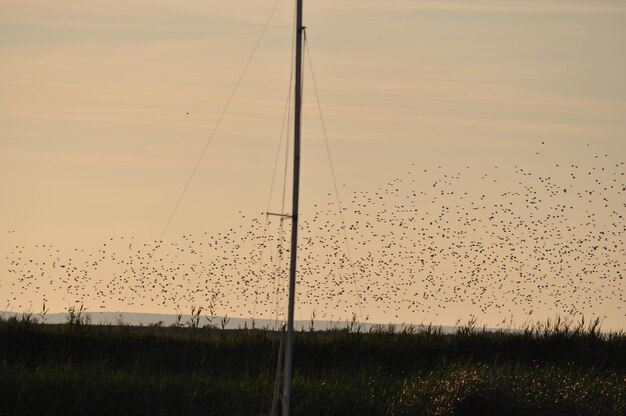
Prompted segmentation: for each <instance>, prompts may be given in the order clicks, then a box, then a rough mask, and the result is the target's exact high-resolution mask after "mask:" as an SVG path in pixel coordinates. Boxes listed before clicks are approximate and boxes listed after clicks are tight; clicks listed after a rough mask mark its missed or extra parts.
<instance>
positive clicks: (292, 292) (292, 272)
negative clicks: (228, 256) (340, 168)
mask: <svg viewBox="0 0 626 416" xmlns="http://www.w3.org/2000/svg"><path fill="white" fill-rule="evenodd" d="M296 4H297V6H296V7H297V10H296V74H295V75H296V91H295V105H294V108H295V114H294V147H293V205H292V209H291V263H290V266H289V311H288V315H287V343H286V348H285V380H284V384H283V402H282V413H283V416H289V406H290V398H291V367H292V362H293V315H294V305H295V300H296V260H297V248H298V203H299V194H300V122H301V114H302V33H303V31H304V27H303V26H302V0H296Z"/></svg>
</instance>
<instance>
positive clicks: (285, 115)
mask: <svg viewBox="0 0 626 416" xmlns="http://www.w3.org/2000/svg"><path fill="white" fill-rule="evenodd" d="M295 27H296V26H295V23H294V24H293V28H292V32H293V35H292V41H291V53H290V57H289V62H292V61H293V55H294V43H295V39H294V37H295ZM289 67H290V68H291V71H290V74H289V88H288V89H287V99H286V103H285V110H284V112H283V119H282V123H281V127H280V134H279V139H278V146H277V147H276V156H275V158H274V168H273V170H272V180H271V181H270V182H271V183H270V187H269V196H268V198H267V204H266V207H265V214H266V215H265V224H264V226H263V237H262V238H261V253H260V260H259V268H258V269H259V273H258V276H260V275H261V268H262V267H263V252H264V248H265V247H266V246H267V247H269V250H270V262H271V259H272V257H273V253H272V245H271V244H268V234H267V233H268V228H269V215H268V214H267V213H268V212H269V211H270V205H271V202H272V196H273V193H274V184H275V183H276V172H277V170H278V169H277V168H278V160H279V158H280V150H281V146H282V143H283V137H284V138H285V139H286V138H287V137H286V136H288V132H289V126H290V124H289V123H290V120H291V119H290V118H289V115H290V113H291V95H292V89H293V66H292V65H289ZM285 124H286V125H287V128H286V129H285ZM285 132H287V134H286V135H285ZM288 146H289V141H288V140H287V150H286V151H285V153H289V151H288V149H289V147H288ZM285 163H287V162H286V161H285ZM286 175H287V172H286V171H285V174H284V178H283V181H284V182H285V181H286ZM284 193H285V187H284V186H283V198H282V199H283V205H282V208H281V211H280V212H281V213H283V212H284V199H285V196H284ZM281 224H282V219H281ZM258 280H259V277H257V284H258ZM275 281H276V284H275V291H276V290H277V289H276V287H277V285H278V277H277V276H276V277H275ZM257 306H258V293H257V291H255V297H254V307H253V313H252V319H253V320H254V319H255V317H256V308H257ZM276 309H278V306H277V307H276ZM277 313H278V312H277ZM276 321H278V318H276ZM276 325H277V322H276Z"/></svg>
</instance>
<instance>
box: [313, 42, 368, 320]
mask: <svg viewBox="0 0 626 416" xmlns="http://www.w3.org/2000/svg"><path fill="white" fill-rule="evenodd" d="M304 50H305V52H306V56H307V57H308V59H309V68H310V70H311V79H312V80H313V90H314V91H315V98H316V101H317V109H318V112H319V115H320V121H321V125H322V132H323V134H324V143H325V144H326V154H327V156H328V163H329V164H330V173H331V176H332V179H333V186H334V189H335V199H336V202H337V209H338V211H339V219H340V221H341V230H342V232H343V239H344V241H345V244H346V256H347V258H348V265H349V266H350V272H351V274H352V282H353V284H354V291H355V294H356V296H357V304H358V306H359V314H360V319H361V322H364V320H363V318H364V317H363V299H362V297H361V292H360V290H359V285H358V282H357V278H356V273H355V272H354V265H353V264H352V253H351V250H350V239H349V238H348V231H347V229H346V221H345V219H344V216H343V204H342V203H341V198H340V196H339V187H338V186H337V175H336V174H335V167H334V164H333V158H332V154H331V151H330V144H329V141H328V133H327V130H326V123H325V121H324V113H323V112H322V104H321V101H320V96H319V92H318V90H317V80H316V77H315V70H314V69H313V60H312V59H311V52H310V46H309V42H308V39H307V36H306V31H305V32H304Z"/></svg>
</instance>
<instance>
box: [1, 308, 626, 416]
mask: <svg viewBox="0 0 626 416" xmlns="http://www.w3.org/2000/svg"><path fill="white" fill-rule="evenodd" d="M356 328H357V327H356V326H355V327H354V328H353V329H349V328H348V329H341V330H340V329H336V330H332V331H313V330H310V328H309V330H307V331H302V332H299V333H297V334H296V337H295V346H294V351H295V356H294V359H295V361H294V369H295V375H294V383H295V385H294V389H293V398H292V403H293V406H294V414H297V415H318V414H328V415H346V414H359V415H463V414H465V415H484V414H520V415H521V414H524V415H525V416H526V415H535V414H536V415H549V414H550V415H553V414H557V415H561V414H562V415H587V414H604V415H624V414H626V336H625V335H624V334H623V333H611V334H604V333H602V332H600V331H599V325H598V323H597V322H596V321H593V322H591V323H585V322H584V321H583V322H578V323H576V324H571V323H568V322H567V321H563V320H555V321H552V322H545V323H538V324H534V325H528V326H527V327H526V328H522V329H521V330H518V331H500V332H489V331H485V330H480V329H476V327H475V325H473V324H471V323H468V325H466V326H464V327H462V328H459V330H458V332H457V333H456V334H444V333H442V331H441V330H440V329H439V328H436V327H421V328H415V327H405V328H404V329H403V330H399V331H398V330H396V328H395V327H392V326H381V327H375V328H373V329H372V330H371V331H369V332H361V329H359V330H358V331H357V330H356ZM0 340H2V342H0V414H2V415H23V414H32V415H38V414H80V415H83V414H87V415H89V414H91V415H104V414H146V415H148V414H150V415H159V414H163V415H168V414H189V415H195V414H198V415H199V414H203V415H206V414H216V415H217V414H242V415H244V414H245V415H248V414H250V415H258V414H267V413H268V412H269V409H270V406H271V403H270V400H271V397H272V391H273V384H274V375H275V365H276V354H277V350H278V344H279V336H278V333H276V332H273V331H268V330H259V329H243V330H223V329H219V328H210V327H206V328H201V327H198V325H190V326H187V327H177V328H165V327H142V328H138V327H130V326H117V325H115V326H114V325H85V324H78V325H76V324H75V323H73V324H70V323H69V322H68V323H67V324H65V325H41V324H37V323H35V322H34V321H33V319H30V318H29V319H28V320H26V319H23V318H22V319H20V318H12V319H8V320H4V321H1V322H0Z"/></svg>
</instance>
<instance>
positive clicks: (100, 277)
mask: <svg viewBox="0 0 626 416" xmlns="http://www.w3.org/2000/svg"><path fill="white" fill-rule="evenodd" d="M546 166H548V165H546ZM543 170H545V171H546V172H550V174H549V175H542V174H541V172H540V171H542V169H541V167H537V166H535V167H534V168H533V169H529V168H526V167H520V166H515V167H507V166H497V167H496V166H494V167H492V168H485V167H481V168H480V169H476V168H472V167H469V166H464V167H462V168H457V169H455V170H454V171H449V170H447V169H444V168H443V167H439V168H435V169H423V168H420V167H419V166H412V167H411V170H410V171H409V172H407V173H406V175H405V176H403V177H401V178H397V179H394V180H391V181H389V182H387V183H386V184H384V185H382V186H380V187H378V188H377V189H375V190H359V191H354V192H353V193H352V195H351V196H350V197H349V198H346V199H345V201H344V202H343V204H342V205H341V206H339V204H338V203H337V202H335V201H334V200H332V198H329V200H328V201H327V202H323V203H321V202H320V203H318V204H317V205H316V206H315V207H314V210H313V211H312V212H302V213H301V216H300V235H299V242H298V246H299V252H298V295H297V305H298V308H299V310H300V314H301V316H302V313H304V318H305V319H306V318H307V317H308V316H309V314H310V313H311V311H313V310H314V311H316V317H317V319H333V318H335V319H339V318H342V319H343V318H345V317H349V316H351V315H352V314H354V313H357V312H359V311H361V314H365V315H369V316H370V317H372V319H376V320H378V321H387V322H388V321H395V322H401V321H413V322H419V321H436V320H437V317H438V316H440V315H441V314H443V313H444V312H445V311H446V309H450V308H457V309H458V310H459V311H464V312H465V313H466V314H470V313H471V314H473V315H475V316H478V317H481V316H482V317H491V320H492V321H493V317H497V318H498V319H503V320H504V319H507V318H508V317H509V316H511V315H512V314H518V315H519V314H521V315H524V316H530V315H531V314H534V315H533V316H536V317H538V318H539V317H546V316H550V315H552V314H567V315H570V316H578V315H581V314H585V315H597V314H598V311H600V312H602V313H603V314H610V315H612V316H617V319H624V321H626V313H625V312H626V311H625V309H624V305H625V304H626V303H625V300H626V299H625V293H626V281H625V280H624V277H625V276H624V275H625V274H626V247H625V243H624V242H625V241H626V236H625V233H626V222H625V221H624V215H625V214H626V197H625V196H626V178H625V176H624V172H625V171H626V169H625V166H624V162H620V161H616V160H615V158H614V157H611V156H609V155H604V154H598V155H595V154H592V153H589V154H588V155H587V158H586V161H585V162H584V163H583V162H580V164H572V163H568V164H564V163H560V164H558V163H550V164H549V169H543ZM340 210H341V212H342V215H339V212H340ZM343 219H345V223H344V222H343ZM280 221H287V222H286V223H284V224H283V225H284V227H283V228H282V234H280V233H279V231H278V230H279V229H281V228H280V227H279V223H280ZM288 231H289V223H288V220H284V219H280V218H277V217H267V216H265V215H259V216H256V217H253V218H251V217H249V216H246V215H242V217H241V221H239V223H238V224H237V225H236V226H234V227H233V228H231V229H230V230H228V231H226V232H221V233H215V234H214V233H211V232H201V233H197V234H186V235H182V236H180V237H179V238H168V239H165V240H164V241H146V242H143V241H138V239H136V238H134V237H130V236H127V237H116V238H108V239H107V240H106V241H105V242H104V243H102V245H101V246H100V247H97V249H94V250H89V249H85V248H83V249H73V250H72V251H71V252H68V251H67V250H62V249H59V248H57V247H55V246H54V245H51V244H37V245H19V244H18V245H15V246H14V248H13V249H12V251H11V252H10V253H9V255H8V256H7V258H6V260H7V262H8V265H9V270H8V272H9V273H8V276H7V277H8V278H5V279H3V280H2V281H0V293H2V296H3V297H6V299H7V301H8V305H10V307H11V308H13V309H15V310H24V309H27V308H28V307H29V304H31V303H32V302H33V300H35V301H36V302H40V301H41V300H43V301H48V302H49V303H50V301H51V300H54V301H55V302H57V303H58V304H59V305H60V306H63V305H65V304H69V303H73V302H82V303H84V304H85V305H86V306H87V307H89V308H91V310H99V309H100V310H116V309H117V310H119V309H122V308H128V309H133V310H143V311H156V310H158V311H165V312H168V313H171V312H173V311H174V310H185V309H188V308H189V306H190V305H201V306H205V307H206V306H207V305H209V304H211V305H212V306H213V310H215V311H216V313H218V314H222V315H223V314H229V315H231V316H232V315H238V316H244V317H246V316H247V317H263V318H266V317H274V316H276V317H278V315H280V316H282V314H283V313H284V305H285V297H286V295H285V292H286V281H287V268H288V259H289V243H288V238H289V232H288ZM360 318H361V319H363V316H360Z"/></svg>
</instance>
